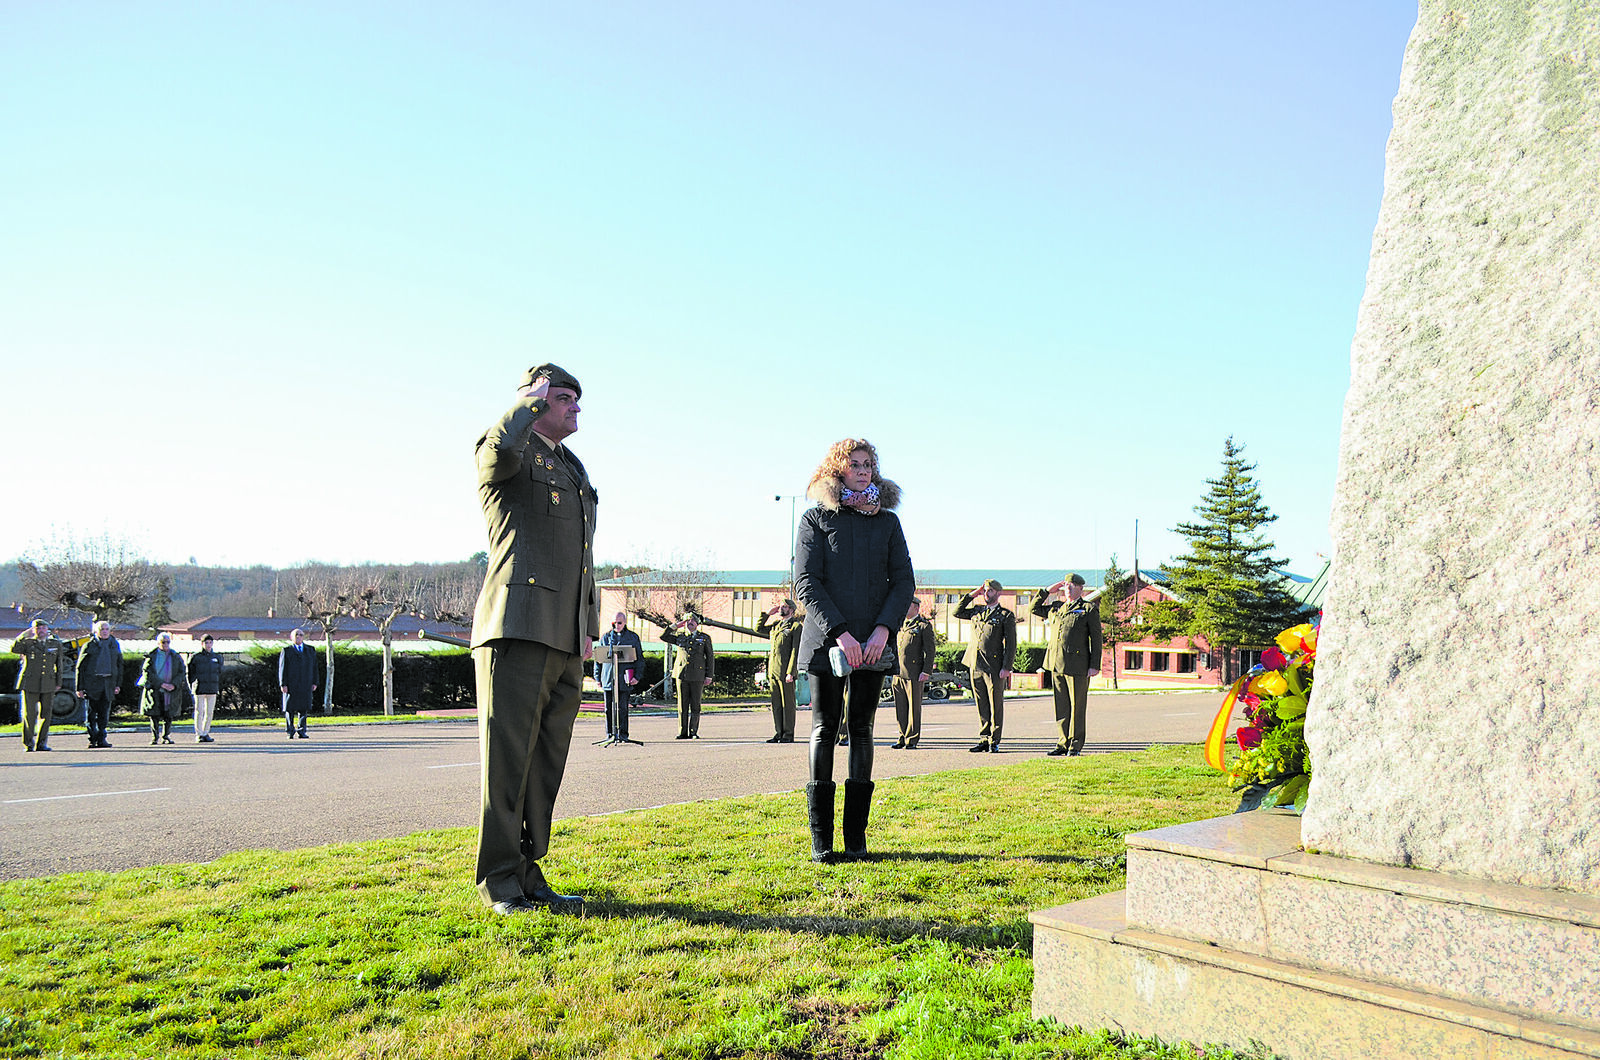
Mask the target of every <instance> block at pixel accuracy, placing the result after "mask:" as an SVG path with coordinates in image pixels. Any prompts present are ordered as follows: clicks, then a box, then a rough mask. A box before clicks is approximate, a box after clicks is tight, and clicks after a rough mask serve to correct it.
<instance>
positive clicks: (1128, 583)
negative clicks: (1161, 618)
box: [1100, 552, 1143, 688]
mask: <svg viewBox="0 0 1600 1060" xmlns="http://www.w3.org/2000/svg"><path fill="white" fill-rule="evenodd" d="M1100 584H1101V590H1100V639H1101V641H1102V642H1103V643H1104V645H1105V652H1106V657H1107V658H1109V659H1110V660H1111V665H1110V666H1109V667H1108V666H1104V665H1102V666H1101V669H1102V670H1104V671H1109V672H1110V674H1111V687H1112V688H1116V687H1117V666H1116V658H1117V645H1118V644H1122V643H1124V642H1126V641H1136V640H1138V639H1139V638H1140V637H1141V636H1143V630H1140V629H1138V628H1136V627H1135V626H1134V625H1133V624H1132V623H1131V622H1125V621H1123V619H1122V617H1121V613H1122V605H1123V602H1124V601H1125V600H1126V599H1127V596H1128V594H1129V593H1130V592H1132V591H1133V587H1134V580H1133V574H1132V572H1130V571H1125V570H1123V569H1122V568H1121V567H1119V566H1117V556H1116V553H1114V552H1113V553H1112V554H1111V566H1109V567H1107V568H1106V570H1105V574H1103V575H1102V576H1101V578H1100Z"/></svg>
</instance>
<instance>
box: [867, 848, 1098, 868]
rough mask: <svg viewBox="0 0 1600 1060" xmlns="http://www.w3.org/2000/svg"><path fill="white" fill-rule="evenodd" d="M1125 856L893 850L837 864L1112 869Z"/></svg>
mask: <svg viewBox="0 0 1600 1060" xmlns="http://www.w3.org/2000/svg"><path fill="white" fill-rule="evenodd" d="M1127 857H1128V855H1127V852H1126V851H1118V852H1117V853H1115V854H1095V855H1093V856H1087V857H1085V856H1079V855H1077V854H1025V853H1022V852H1020V851H1009V850H1008V851H1006V852H1005V853H1004V854H956V853H952V852H950V851H945V850H892V851H887V852H885V853H881V854H879V853H870V854H867V855H865V856H864V857H858V858H839V860H838V862H837V864H841V865H843V864H848V863H850V862H852V861H909V862H917V861H942V862H945V863H946V864H951V865H959V864H963V863H965V862H972V861H1036V862H1039V863H1040V864H1042V865H1096V866H1111V865H1121V864H1122V863H1123V862H1125V861H1126V860H1127Z"/></svg>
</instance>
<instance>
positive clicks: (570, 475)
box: [472, 364, 600, 914]
mask: <svg viewBox="0 0 1600 1060" xmlns="http://www.w3.org/2000/svg"><path fill="white" fill-rule="evenodd" d="M582 394H583V388H582V387H580V386H579V385H578V380H577V379H575V378H574V377H573V376H572V375H571V373H569V372H567V371H566V369H564V368H560V367H557V366H556V365H553V364H542V365H539V366H538V367H537V368H530V369H528V371H527V372H525V373H524V374H523V376H522V381H521V382H520V383H519V384H518V398H517V403H516V404H514V405H512V406H511V408H510V410H509V411H507V412H506V414H505V415H504V416H502V417H501V418H500V420H499V422H497V423H496V424H495V425H494V426H493V427H490V428H489V429H488V430H487V431H485V432H484V434H483V435H482V436H481V437H480V438H479V439H478V442H477V446H476V447H475V452H476V456H477V465H478V498H479V500H480V501H481V502H482V504H483V518H484V522H485V524H487V527H488V531H489V567H488V570H487V571H486V572H485V573H484V578H483V591H482V592H481V593H480V594H479V596H478V609H477V613H476V614H475V615H474V617H473V622H472V657H473V664H474V667H475V669H476V673H477V683H478V741H479V749H480V754H481V757H482V760H483V773H482V778H483V812H482V817H481V819H480V822H479V826H478V862H477V868H476V873H477V883H478V893H479V895H481V896H482V898H483V900H484V902H486V903H487V904H488V905H489V908H490V909H492V910H494V912H496V913H500V914H507V913H523V912H528V911H529V910H533V909H536V908H538V906H540V905H543V906H548V907H549V908H550V909H552V910H555V911H557V912H574V911H577V910H579V909H581V908H582V906H583V899H582V898H580V897H577V896H574V895H565V894H557V893H556V892H555V891H554V890H552V889H551V887H550V884H549V883H548V882H547V881H546V880H545V877H544V871H543V870H542V869H541V868H540V867H539V859H540V858H542V857H544V856H545V853H546V852H547V851H548V850H549V847H550V821H551V818H552V816H553V815H554V813H555V802H556V795H557V793H558V792H560V790H561V778H562V776H563V775H564V774H565V772H566V768H567V751H568V749H569V748H570V747H571V745H572V725H573V722H574V721H575V720H576V719H577V716H578V706H579V704H580V703H581V702H582V699H583V662H584V660H585V659H587V658H589V657H590V656H591V655H592V654H593V652H594V642H595V639H596V638H597V637H599V636H600V598H599V594H598V593H597V592H596V590H595V584H594V556H593V553H592V550H593V547H594V519H595V507H596V505H597V504H598V502H599V495H598V494H597V493H596V492H595V490H594V487H593V486H592V485H590V483H589V473H588V472H587V471H585V470H584V467H583V464H582V462H581V461H579V460H578V458H577V457H576V456H575V455H573V453H572V451H571V450H570V449H568V448H567V447H566V446H565V445H564V444H562V443H563V442H565V440H566V439H567V438H569V437H570V436H571V435H572V434H573V433H574V432H575V431H577V429H578V412H579V406H578V399H579V397H580V396H581V395H582Z"/></svg>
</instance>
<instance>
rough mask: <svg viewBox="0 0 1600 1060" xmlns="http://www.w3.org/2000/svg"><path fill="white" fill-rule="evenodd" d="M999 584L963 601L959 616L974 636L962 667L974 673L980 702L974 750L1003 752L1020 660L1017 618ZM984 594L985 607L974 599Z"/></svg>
mask: <svg viewBox="0 0 1600 1060" xmlns="http://www.w3.org/2000/svg"><path fill="white" fill-rule="evenodd" d="M1002 588H1003V586H1001V584H1000V582H999V581H998V580H996V579H994V578H990V579H989V580H988V581H986V582H984V583H983V584H982V585H980V586H978V587H977V588H976V589H974V590H972V591H971V592H970V593H968V594H967V595H965V596H963V597H962V598H961V603H960V604H959V605H958V606H957V607H956V617H957V618H960V619H966V620H968V621H970V622H971V623H972V637H971V639H970V641H969V642H968V643H967V653H966V654H965V655H963V656H962V657H961V662H962V665H964V666H966V667H967V669H969V670H971V671H972V698H973V699H975V700H977V703H978V723H979V725H978V743H977V746H975V747H972V748H969V750H972V751H996V752H998V751H999V750H1000V730H1001V729H1002V728H1003V727H1004V723H1005V699H1006V688H1007V686H1009V685H1010V684H1011V666H1012V663H1013V661H1014V660H1015V659H1016V657H1017V616H1016V614H1015V613H1014V612H1013V611H1012V610H1011V609H1010V608H1007V607H1001V606H1000V590H1001V589H1002ZM979 593H982V594H983V606H982V607H981V608H980V607H976V606H974V605H973V602H972V599H973V597H975V596H977V595H978V594H979Z"/></svg>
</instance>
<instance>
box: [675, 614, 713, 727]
mask: <svg viewBox="0 0 1600 1060" xmlns="http://www.w3.org/2000/svg"><path fill="white" fill-rule="evenodd" d="M678 629H681V630H683V631H684V632H682V633H676V632H674V630H678ZM661 639H662V640H664V641H666V642H667V643H668V644H671V645H673V646H674V647H676V648H677V649H678V653H677V658H675V659H673V660H672V677H673V680H675V681H676V682H677V683H678V735H677V736H675V737H673V739H675V740H698V739H700V700H701V697H702V695H703V694H704V693H705V689H706V686H707V685H709V684H710V683H711V682H712V680H713V679H714V678H715V677H716V672H717V656H716V653H715V652H714V651H712V650H711V638H710V637H709V636H708V635H706V633H705V632H703V631H702V630H701V629H700V620H699V619H698V618H696V617H695V616H694V613H693V612H690V613H689V614H688V615H687V616H685V617H683V618H680V619H678V621H677V622H676V623H674V624H673V627H672V629H664V630H662V631H661Z"/></svg>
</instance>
